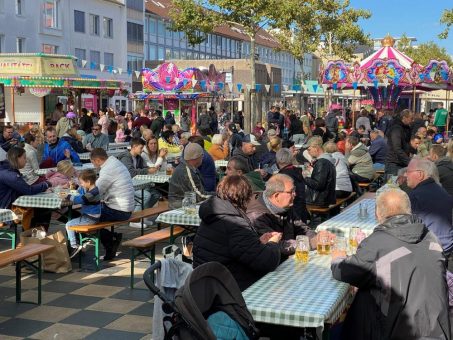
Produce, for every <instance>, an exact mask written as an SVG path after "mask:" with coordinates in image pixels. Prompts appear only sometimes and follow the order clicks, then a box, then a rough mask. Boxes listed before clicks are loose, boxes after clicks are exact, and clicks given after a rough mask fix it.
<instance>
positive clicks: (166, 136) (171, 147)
mask: <svg viewBox="0 0 453 340" xmlns="http://www.w3.org/2000/svg"><path fill="white" fill-rule="evenodd" d="M174 135H175V134H174V132H173V131H171V130H167V131H163V132H162V133H161V134H160V138H159V147H160V148H161V149H167V150H168V153H170V154H174V156H179V155H180V154H181V150H182V149H183V147H182V146H180V145H178V144H176V143H175V142H174V140H173V136H174Z"/></svg>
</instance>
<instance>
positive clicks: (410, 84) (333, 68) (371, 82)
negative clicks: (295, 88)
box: [320, 36, 452, 110]
mask: <svg viewBox="0 0 453 340" xmlns="http://www.w3.org/2000/svg"><path fill="white" fill-rule="evenodd" d="M394 43H395V40H394V39H393V38H392V37H390V36H387V37H385V38H384V39H383V40H382V42H381V44H382V47H381V48H380V49H379V50H378V51H376V52H375V53H373V54H372V55H370V56H369V57H367V58H365V59H364V60H362V61H361V62H360V63H358V62H355V63H353V64H347V63H346V62H344V61H343V60H332V61H328V62H327V64H326V65H325V67H324V66H321V71H320V81H321V83H322V84H327V86H328V87H329V88H331V89H333V90H334V91H335V90H337V89H344V88H353V89H354V91H355V90H357V89H359V90H364V91H368V93H369V95H370V96H371V98H372V100H373V106H374V107H375V108H377V109H392V110H393V109H395V108H396V107H397V105H398V102H399V100H400V97H401V94H402V93H411V94H412V95H413V98H412V109H413V110H415V108H416V107H415V104H416V98H415V96H416V93H417V90H420V91H432V90H437V89H450V88H451V86H452V84H451V82H452V77H451V71H450V69H449V67H448V65H447V63H446V62H445V61H439V60H431V61H430V62H429V63H428V65H426V66H422V65H419V64H417V63H415V62H414V61H413V60H412V59H411V58H409V57H408V56H406V55H404V54H403V53H401V52H400V51H398V50H397V49H395V48H394Z"/></svg>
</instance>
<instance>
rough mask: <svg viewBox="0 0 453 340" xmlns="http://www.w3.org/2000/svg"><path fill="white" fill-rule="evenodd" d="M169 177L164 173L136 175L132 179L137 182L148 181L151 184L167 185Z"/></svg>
mask: <svg viewBox="0 0 453 340" xmlns="http://www.w3.org/2000/svg"><path fill="white" fill-rule="evenodd" d="M170 177H171V175H167V174H166V173H165V172H158V173H157V174H154V175H137V176H135V177H134V178H135V179H137V180H149V181H151V182H153V183H167V182H168V181H169V180H170Z"/></svg>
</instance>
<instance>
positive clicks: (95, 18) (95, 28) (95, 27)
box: [90, 14, 100, 35]
mask: <svg viewBox="0 0 453 340" xmlns="http://www.w3.org/2000/svg"><path fill="white" fill-rule="evenodd" d="M99 30H100V28H99V15H95V14H90V34H91V35H99Z"/></svg>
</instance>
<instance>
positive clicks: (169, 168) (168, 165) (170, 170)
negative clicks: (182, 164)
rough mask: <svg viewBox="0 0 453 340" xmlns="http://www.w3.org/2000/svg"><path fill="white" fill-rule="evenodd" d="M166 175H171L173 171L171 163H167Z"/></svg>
mask: <svg viewBox="0 0 453 340" xmlns="http://www.w3.org/2000/svg"><path fill="white" fill-rule="evenodd" d="M166 170H167V175H168V176H171V174H172V173H173V165H171V164H167V169H166Z"/></svg>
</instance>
